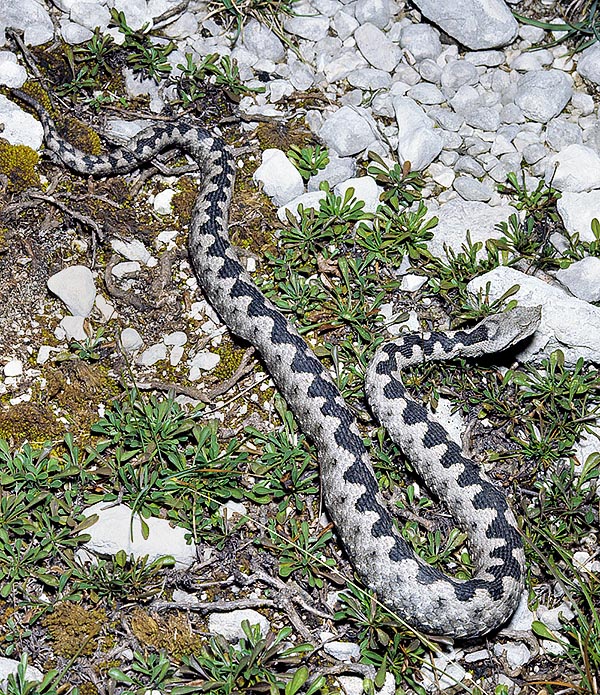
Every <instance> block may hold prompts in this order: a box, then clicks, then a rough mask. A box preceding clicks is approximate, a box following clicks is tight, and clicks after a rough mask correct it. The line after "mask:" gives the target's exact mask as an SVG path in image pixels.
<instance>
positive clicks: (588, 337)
mask: <svg viewBox="0 0 600 695" xmlns="http://www.w3.org/2000/svg"><path fill="white" fill-rule="evenodd" d="M488 282H489V283H490V291H489V297H490V301H495V300H496V299H499V298H500V297H501V296H502V295H503V294H504V293H505V292H506V291H507V290H508V289H510V288H511V287H512V286H513V285H519V287H520V289H519V291H518V292H517V293H516V294H515V295H514V298H515V299H516V300H517V301H518V302H519V304H520V305H521V306H541V307H542V320H541V323H540V326H539V328H538V329H537V331H536V332H535V333H534V335H533V337H532V338H531V339H530V340H528V341H526V342H525V341H524V342H523V347H522V348H521V350H520V352H519V353H518V357H519V360H523V361H527V360H534V361H538V362H539V361H540V360H541V359H542V358H544V357H548V355H550V353H551V352H554V350H562V351H563V353H564V355H565V364H567V365H568V366H573V365H574V364H575V363H576V362H577V360H578V359H579V358H580V357H583V358H584V360H586V362H598V361H600V308H598V307H596V306H594V305H593V304H588V302H584V301H582V300H581V299H577V298H576V297H572V296H571V295H569V294H568V293H567V292H565V290H563V289H561V288H560V287H555V286H554V285H549V284H548V283H546V282H544V281H543V280H539V279H538V278H535V277H532V276H531V275H525V273H521V272H519V271H518V270H515V269H514V268H508V267H506V266H501V267H499V268H494V270H491V271H490V272H489V273H486V274H485V275H481V276H480V277H478V278H475V279H474V280H471V282H470V283H469V284H468V286H467V287H468V289H469V292H472V293H473V294H476V293H478V292H479V291H482V292H485V289H486V285H487V283H488Z"/></svg>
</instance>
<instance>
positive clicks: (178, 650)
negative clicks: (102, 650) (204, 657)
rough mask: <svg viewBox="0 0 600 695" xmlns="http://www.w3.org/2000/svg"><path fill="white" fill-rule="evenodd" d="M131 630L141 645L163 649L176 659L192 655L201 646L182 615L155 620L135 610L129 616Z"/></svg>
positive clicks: (199, 640)
mask: <svg viewBox="0 0 600 695" xmlns="http://www.w3.org/2000/svg"><path fill="white" fill-rule="evenodd" d="M131 629H132V631H133V633H134V635H135V636H136V637H137V638H138V640H139V641H140V642H141V643H142V644H145V645H150V646H152V647H155V648H156V649H164V650H165V651H166V652H167V653H168V654H170V655H171V656H174V657H176V658H181V657H182V656H187V655H188V654H193V653H194V652H195V651H198V649H199V648H200V646H201V644H202V642H201V639H200V637H199V636H198V635H195V634H194V633H193V632H192V627H191V625H190V623H189V620H188V619H187V617H186V616H185V615H184V614H183V613H173V614H170V615H167V616H165V617H163V616H156V618H155V617H153V616H151V615H149V614H148V613H146V612H145V611H143V610H142V609H141V608H136V609H135V610H134V612H133V615H132V616H131Z"/></svg>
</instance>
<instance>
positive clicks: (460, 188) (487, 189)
mask: <svg viewBox="0 0 600 695" xmlns="http://www.w3.org/2000/svg"><path fill="white" fill-rule="evenodd" d="M454 190H455V191H456V192H457V193H458V194H459V195H460V196H461V197H462V198H464V199H465V200H480V201H483V202H487V201H488V200H490V198H491V197H492V195H493V193H494V191H493V189H492V188H491V186H490V185H489V184H486V183H483V182H482V181H478V180H477V179H475V178H473V177H472V176H459V177H458V178H457V179H455V181H454Z"/></svg>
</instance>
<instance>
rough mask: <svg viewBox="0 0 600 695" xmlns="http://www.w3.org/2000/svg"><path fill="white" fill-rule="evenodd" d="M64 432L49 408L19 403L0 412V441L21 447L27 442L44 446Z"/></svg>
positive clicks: (37, 404) (36, 404)
mask: <svg viewBox="0 0 600 695" xmlns="http://www.w3.org/2000/svg"><path fill="white" fill-rule="evenodd" d="M63 430H64V426H63V425H61V424H60V423H59V422H58V421H57V420H56V418H55V417H54V413H53V412H52V411H51V410H50V408H49V407H48V406H45V405H41V404H39V403H18V404H17V405H13V406H11V407H10V408H9V409H8V410H6V411H3V412H0V439H6V440H7V441H9V442H14V443H15V444H16V445H20V444H22V443H23V442H25V441H28V442H30V443H32V444H42V443H43V442H46V441H48V440H49V439H54V438H55V437H59V436H60V435H61V433H62V432H63Z"/></svg>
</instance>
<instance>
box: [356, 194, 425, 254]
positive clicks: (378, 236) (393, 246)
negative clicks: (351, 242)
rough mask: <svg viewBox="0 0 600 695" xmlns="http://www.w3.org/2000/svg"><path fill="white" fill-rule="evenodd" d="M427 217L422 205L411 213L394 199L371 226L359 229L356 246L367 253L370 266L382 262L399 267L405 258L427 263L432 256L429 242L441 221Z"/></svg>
mask: <svg viewBox="0 0 600 695" xmlns="http://www.w3.org/2000/svg"><path fill="white" fill-rule="evenodd" d="M426 215H427V208H426V207H425V205H424V204H423V202H422V201H419V205H418V207H417V209H416V210H415V211H414V212H410V211H408V210H406V209H404V208H403V207H402V205H401V203H399V202H398V201H397V199H396V198H394V197H392V198H390V199H389V202H388V203H381V204H380V205H379V207H378V208H377V212H376V213H375V216H374V220H373V224H372V225H371V224H364V223H362V224H361V225H360V226H359V228H358V233H357V238H356V241H357V244H358V245H359V246H361V247H362V248H364V249H365V250H366V251H367V259H368V260H369V262H372V261H381V262H382V263H385V264H387V265H390V266H392V267H397V266H399V265H400V264H401V263H402V260H403V259H404V256H405V254H408V256H409V258H411V259H412V260H421V259H423V260H428V259H430V258H431V255H430V253H429V251H428V250H427V243H426V242H427V241H429V240H430V239H432V238H433V232H432V231H431V230H432V229H433V228H434V227H435V226H436V225H437V223H438V218H437V217H431V218H430V219H428V220H427V219H425V216H426Z"/></svg>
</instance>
